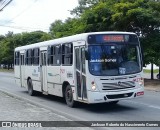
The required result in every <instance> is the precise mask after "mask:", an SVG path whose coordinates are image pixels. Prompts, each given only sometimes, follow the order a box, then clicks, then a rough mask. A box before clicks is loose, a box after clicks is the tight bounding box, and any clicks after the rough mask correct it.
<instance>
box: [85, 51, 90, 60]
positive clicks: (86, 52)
mask: <svg viewBox="0 0 160 130" xmlns="http://www.w3.org/2000/svg"><path fill="white" fill-rule="evenodd" d="M85 57H86V60H89V54H88V50H87V49H85Z"/></svg>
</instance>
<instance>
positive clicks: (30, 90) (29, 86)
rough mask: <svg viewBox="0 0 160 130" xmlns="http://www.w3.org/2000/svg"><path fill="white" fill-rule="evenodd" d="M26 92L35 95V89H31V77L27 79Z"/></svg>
mask: <svg viewBox="0 0 160 130" xmlns="http://www.w3.org/2000/svg"><path fill="white" fill-rule="evenodd" d="M28 94H29V95H30V96H34V95H35V91H34V90H33V84H32V80H31V79H29V80H28Z"/></svg>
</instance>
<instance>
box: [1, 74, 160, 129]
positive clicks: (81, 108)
mask: <svg viewBox="0 0 160 130" xmlns="http://www.w3.org/2000/svg"><path fill="white" fill-rule="evenodd" d="M0 90H2V91H6V92H7V93H10V94H12V95H16V96H18V97H19V98H24V99H25V100H28V101H29V102H32V103H36V105H40V106H43V107H45V108H47V109H51V110H53V111H54V112H56V113H58V114H61V115H63V116H66V117H67V118H69V119H71V120H75V121H78V120H81V121H160V92H154V91H147V90H145V96H144V97H143V98H137V99H134V100H124V101H120V102H119V103H118V104H117V105H115V106H109V105H108V104H96V105H87V104H81V103H80V104H79V105H78V107H77V108H69V107H68V106H67V105H66V104H65V101H64V100H63V99H62V98H59V97H55V96H45V95H40V94H39V95H37V96H33V97H32V96H29V95H28V93H27V91H26V89H24V88H20V87H18V86H17V85H15V83H14V75H13V73H2V72H0ZM107 129H111V128H107ZM118 129H120V128H118ZM122 129H124V128H122ZM126 129H128V128H126ZM136 129H137V128H136ZM138 129H140V128H138ZM141 129H145V130H146V129H150V128H141ZM154 129H157V130H158V129H159V128H154Z"/></svg>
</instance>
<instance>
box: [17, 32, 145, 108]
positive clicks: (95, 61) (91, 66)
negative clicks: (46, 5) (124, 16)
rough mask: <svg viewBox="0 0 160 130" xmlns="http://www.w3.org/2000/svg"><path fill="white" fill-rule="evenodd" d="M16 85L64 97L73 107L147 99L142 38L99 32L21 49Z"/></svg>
mask: <svg viewBox="0 0 160 130" xmlns="http://www.w3.org/2000/svg"><path fill="white" fill-rule="evenodd" d="M14 68H15V82H16V83H17V84H18V85H19V86H21V87H25V88H27V90H28V93H29V95H31V96H32V95H34V94H35V92H36V91H39V92H42V93H43V94H46V95H47V94H50V95H56V96H60V97H64V98H65V100H66V103H67V105H68V106H70V107H73V106H74V105H75V103H76V102H77V101H79V102H84V103H88V104H93V103H104V102H110V103H111V104H115V103H117V102H118V101H119V100H122V99H132V98H136V97H141V96H142V95H144V82H143V78H142V75H143V71H142V54H141V47H140V43H139V39H138V37H137V35H136V34H135V33H130V32H93V33H84V34H78V35H74V36H69V37H64V38H59V39H55V40H49V41H44V42H40V43H35V44H31V45H26V46H22V47H17V48H15V66H14Z"/></svg>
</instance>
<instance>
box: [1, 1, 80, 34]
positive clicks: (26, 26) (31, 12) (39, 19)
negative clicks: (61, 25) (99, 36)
mask: <svg viewBox="0 0 160 130" xmlns="http://www.w3.org/2000/svg"><path fill="white" fill-rule="evenodd" d="M0 5H1V4H0ZM77 5H78V0H13V1H12V2H11V3H10V4H9V5H8V6H7V7H6V8H5V9H4V10H3V11H1V12H0V35H4V34H6V33H7V32H8V31H13V32H14V33H20V32H26V31H34V30H42V31H46V32H47V31H48V29H49V27H50V24H51V23H53V22H54V21H55V20H56V19H61V20H65V19H67V17H72V16H71V15H70V12H69V10H72V9H73V8H74V7H76V6H77Z"/></svg>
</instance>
